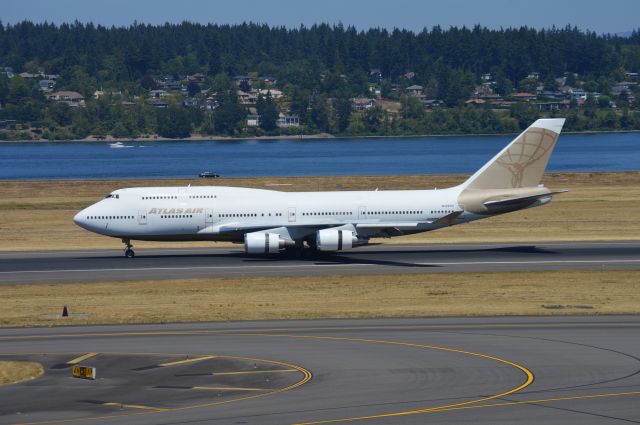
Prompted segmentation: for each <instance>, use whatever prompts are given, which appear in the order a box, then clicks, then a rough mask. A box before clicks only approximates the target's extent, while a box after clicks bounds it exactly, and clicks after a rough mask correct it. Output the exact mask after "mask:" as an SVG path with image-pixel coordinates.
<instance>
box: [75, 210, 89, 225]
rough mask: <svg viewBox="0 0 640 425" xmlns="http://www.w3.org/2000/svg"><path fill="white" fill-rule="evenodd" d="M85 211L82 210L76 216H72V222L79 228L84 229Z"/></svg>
mask: <svg viewBox="0 0 640 425" xmlns="http://www.w3.org/2000/svg"><path fill="white" fill-rule="evenodd" d="M85 211H86V210H82V211H80V212H79V213H78V214H76V215H75V216H73V222H74V223H75V224H76V225H78V226H80V227H84V224H85V219H86V217H85Z"/></svg>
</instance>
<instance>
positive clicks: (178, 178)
mask: <svg viewBox="0 0 640 425" xmlns="http://www.w3.org/2000/svg"><path fill="white" fill-rule="evenodd" d="M637 173H640V168H639V169H637V170H613V171H611V170H605V171H564V170H560V171H556V170H546V171H545V172H544V175H545V176H551V175H553V176H558V175H587V174H589V175H594V174H595V175H604V174H637ZM469 175H470V174H465V173H426V174H415V173H410V174H393V175H388V174H353V175H330V174H327V175H322V174H314V175H299V176H298V175H273V176H232V177H225V176H220V177H218V178H215V179H204V178H201V177H199V176H197V175H194V176H192V177H185V176H167V177H109V178H67V179H54V178H49V179H45V178H34V179H24V178H21V179H2V178H0V183H39V182H66V183H70V182H103V183H106V182H121V181H129V180H134V181H145V180H146V181H167V180H174V181H185V182H186V181H194V180H195V181H198V182H200V181H201V182H224V181H228V182H234V181H242V180H266V179H309V178H312V179H314V178H318V179H327V178H333V179H345V178H385V177H390V178H394V177H400V178H402V177H409V178H411V177H435V178H437V177H450V176H459V177H463V176H467V177H468V176H469ZM214 186H221V185H219V184H216V185H214Z"/></svg>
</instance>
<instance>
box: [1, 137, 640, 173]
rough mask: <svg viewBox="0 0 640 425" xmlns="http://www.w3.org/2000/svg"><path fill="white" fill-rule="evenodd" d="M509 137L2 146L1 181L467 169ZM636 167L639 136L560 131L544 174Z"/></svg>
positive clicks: (480, 162)
mask: <svg viewBox="0 0 640 425" xmlns="http://www.w3.org/2000/svg"><path fill="white" fill-rule="evenodd" d="M512 139H513V136H461V137H414V138H385V139H350V140H338V139H322V140H268V141H267V140H261V141H255V140H250V141H203V142H144V143H138V142H129V143H125V145H132V146H133V147H132V148H120V149H114V148H110V147H109V144H108V143H105V142H90V143H79V142H68V143H67V142H65V143H60V142H58V143H42V142H25V143H0V179H5V180H6V179H112V178H113V179H117V178H158V177H160V178H170V177H195V176H197V175H198V174H199V173H200V172H202V171H214V172H216V173H218V174H220V175H222V176H224V177H259V176H303V175H325V176H326V175H386V174H439V173H466V174H469V173H472V172H473V171H475V170H476V169H478V168H480V167H481V166H482V165H483V164H484V163H485V162H486V161H488V160H489V159H491V157H493V155H495V154H496V153H497V152H498V151H499V150H500V149H502V148H503V147H504V146H505V145H506V144H507V143H508V142H509V141H510V140H512ZM629 170H640V133H607V134H588V135H585V134H565V135H562V136H561V137H560V140H559V141H558V144H557V145H556V149H555V152H554V154H553V155H552V157H551V161H550V163H549V167H548V171H629Z"/></svg>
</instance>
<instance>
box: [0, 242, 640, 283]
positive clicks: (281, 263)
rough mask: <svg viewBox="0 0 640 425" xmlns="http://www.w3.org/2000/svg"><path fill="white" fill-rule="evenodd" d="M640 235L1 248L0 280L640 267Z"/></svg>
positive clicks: (79, 279) (88, 279) (18, 281)
mask: <svg viewBox="0 0 640 425" xmlns="http://www.w3.org/2000/svg"><path fill="white" fill-rule="evenodd" d="M639 268H640V241H628V242H562V243H500V244H496V243H492V244H446V245H445V244H422V245H401V246H399V245H373V246H365V247H360V248H357V249H356V250H354V251H351V252H346V253H333V254H322V255H316V256H308V257H304V258H301V259H298V258H292V257H286V256H283V255H275V256H268V257H247V256H245V255H244V253H243V251H242V247H241V246H239V247H238V248H235V249H233V248H231V249H230V248H213V247H212V248H197V249H188V248H187V249H138V250H137V251H136V257H135V258H133V259H128V258H125V257H124V256H123V252H122V251H118V250H107V251H49V252H5V253H0V284H15V283H71V282H99V281H131V280H141V279H186V278H212V277H244V276H292V275H296V276H308V275H330V274H396V273H432V272H479V271H514V270H567V269H571V270H576V269H586V270H609V269H639Z"/></svg>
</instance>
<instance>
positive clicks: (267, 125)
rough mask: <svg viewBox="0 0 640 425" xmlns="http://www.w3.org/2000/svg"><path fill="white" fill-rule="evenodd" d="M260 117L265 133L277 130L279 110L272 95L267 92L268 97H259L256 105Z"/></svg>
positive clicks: (261, 126)
mask: <svg viewBox="0 0 640 425" xmlns="http://www.w3.org/2000/svg"><path fill="white" fill-rule="evenodd" d="M256 109H257V112H258V115H260V128H262V129H263V130H265V131H273V130H275V129H276V128H277V126H276V121H277V120H278V108H277V107H276V104H275V102H274V101H273V98H272V97H271V93H270V92H267V95H266V96H262V95H260V96H258V101H257V103H256Z"/></svg>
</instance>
